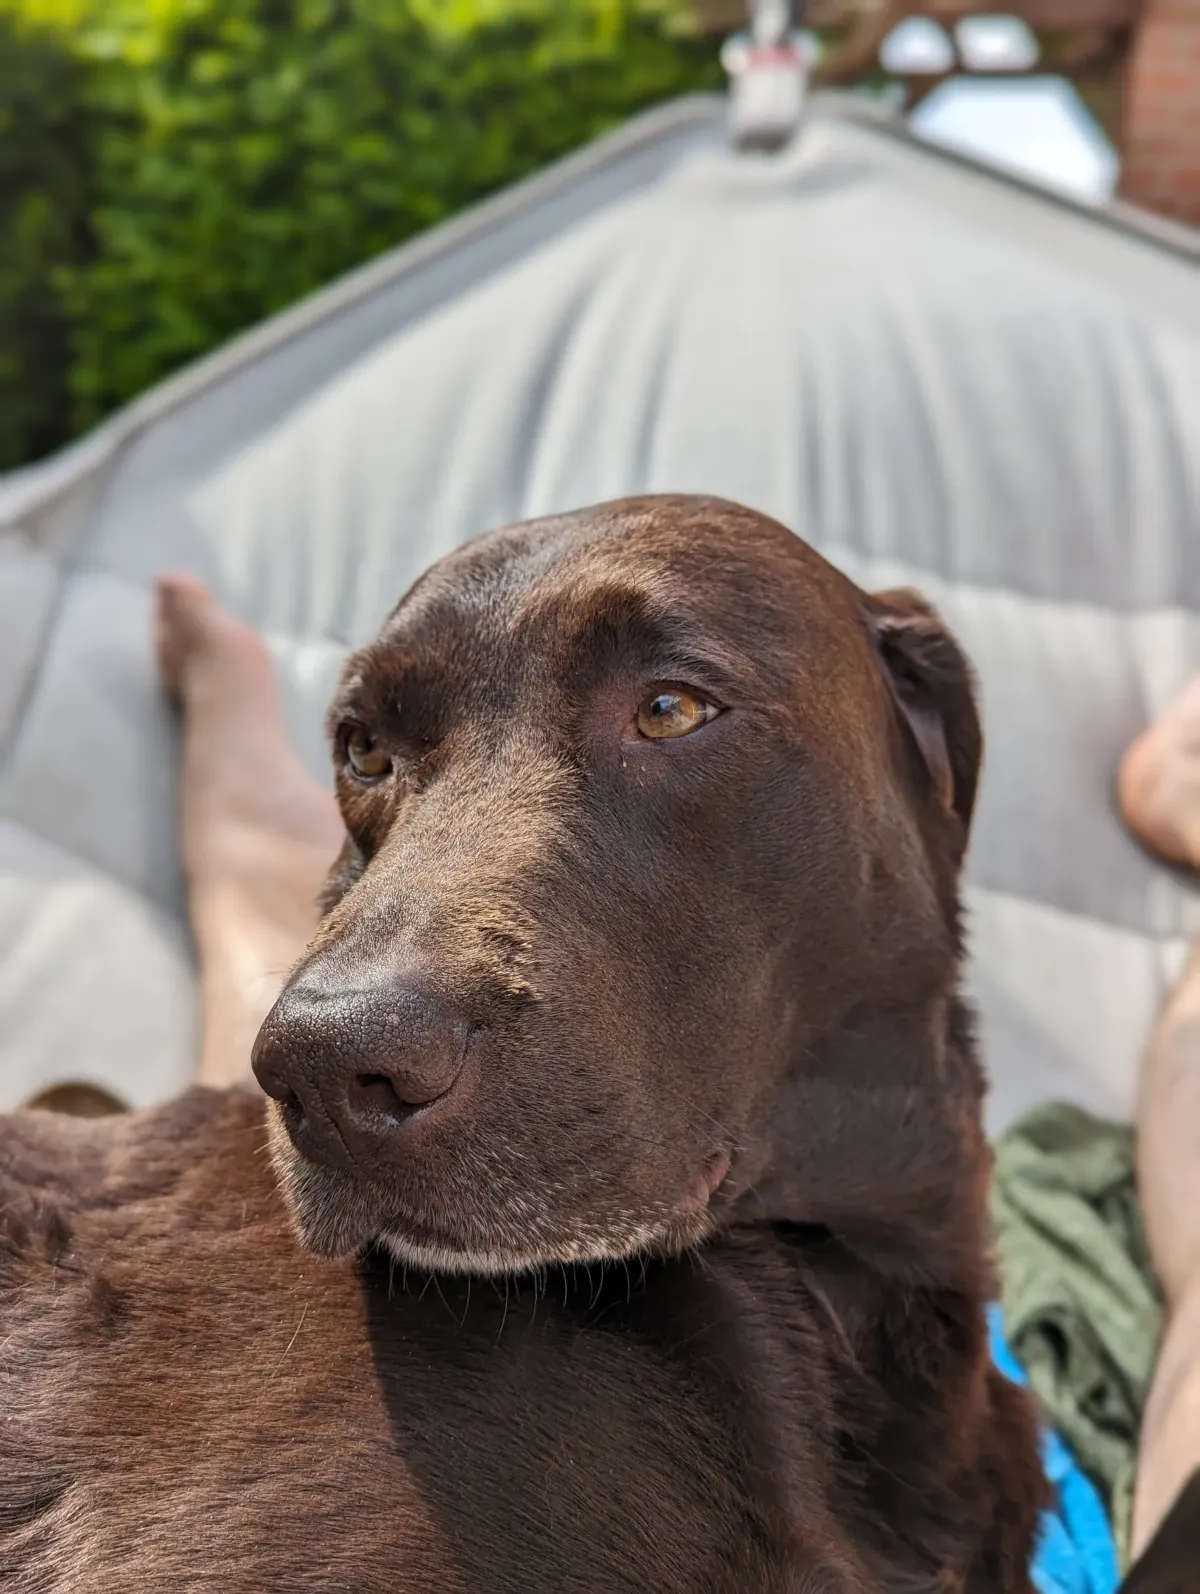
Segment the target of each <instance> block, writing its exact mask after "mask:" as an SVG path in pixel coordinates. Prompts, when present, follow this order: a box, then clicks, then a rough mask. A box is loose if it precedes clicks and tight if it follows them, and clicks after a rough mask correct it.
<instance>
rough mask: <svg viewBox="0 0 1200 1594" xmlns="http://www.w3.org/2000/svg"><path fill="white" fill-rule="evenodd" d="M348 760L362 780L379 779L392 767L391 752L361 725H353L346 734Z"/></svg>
mask: <svg viewBox="0 0 1200 1594" xmlns="http://www.w3.org/2000/svg"><path fill="white" fill-rule="evenodd" d="M346 762H347V763H348V764H349V765H350V768H351V769H352V770H353V771H354V773H355V774H356V775H357V776H358V778H359V779H360V780H378V779H379V778H380V777H381V776H383V775H386V774H387V773H388V772H389V771H390V769H391V767H392V758H391V754H390V753H386V752H384V750H383V748H382V747H380V745H379V743H378V742H377V741H376V740H375V738H374V737H373V736H372V735H371V733H370V731H364V730H363V728H362V726H361V725H352V726H351V727H350V730H349V731H348V732H347V734H346Z"/></svg>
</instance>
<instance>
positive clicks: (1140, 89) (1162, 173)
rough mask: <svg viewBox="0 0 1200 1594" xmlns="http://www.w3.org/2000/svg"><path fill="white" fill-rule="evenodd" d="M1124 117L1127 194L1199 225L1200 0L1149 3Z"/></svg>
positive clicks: (1136, 48)
mask: <svg viewBox="0 0 1200 1594" xmlns="http://www.w3.org/2000/svg"><path fill="white" fill-rule="evenodd" d="M1122 121H1123V124H1124V125H1123V136H1122V140H1121V142H1122V153H1123V155H1124V170H1123V174H1122V178H1121V193H1122V195H1123V196H1124V198H1126V199H1129V200H1132V201H1133V203H1134V204H1137V205H1144V206H1145V207H1146V208H1147V209H1148V210H1156V211H1158V212H1159V213H1160V214H1162V215H1165V216H1174V217H1175V218H1176V219H1178V220H1179V221H1186V222H1190V223H1191V224H1192V226H1194V227H1200V0H1146V4H1145V9H1144V11H1143V13H1142V19H1141V22H1140V23H1139V25H1138V28H1137V32H1136V34H1135V36H1134V41H1133V50H1132V53H1131V55H1130V58H1129V63H1128V66H1127V68H1126V79H1125V103H1124V109H1123V116H1122Z"/></svg>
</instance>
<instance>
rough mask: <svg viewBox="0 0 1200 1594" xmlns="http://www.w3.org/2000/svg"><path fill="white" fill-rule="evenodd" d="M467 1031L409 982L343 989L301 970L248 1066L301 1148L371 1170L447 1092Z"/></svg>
mask: <svg viewBox="0 0 1200 1594" xmlns="http://www.w3.org/2000/svg"><path fill="white" fill-rule="evenodd" d="M471 1034H472V1029H471V1025H470V1024H469V1022H468V1021H467V1020H466V1019H465V1018H464V1017H463V1016H462V1015H461V1014H459V1013H457V1012H456V1011H455V1009H454V1008H453V1007H452V1006H451V1005H450V1004H449V1003H448V1002H446V1001H445V1000H443V999H442V998H440V997H438V996H435V995H433V994H432V993H431V992H430V991H429V990H427V989H425V988H423V987H421V986H420V985H417V984H415V983H410V982H404V981H401V980H395V979H390V980H382V981H380V983H379V984H378V985H375V986H370V987H366V988H356V989H349V990H347V989H337V988H329V987H328V986H327V985H325V984H324V983H323V982H322V981H321V980H320V979H317V978H305V977H301V979H300V980H299V981H297V983H296V984H294V985H292V986H290V987H289V988H288V989H287V990H285V991H284V993H283V995H282V996H281V997H280V998H279V1000H278V1001H277V1002H276V1004H275V1006H274V1007H273V1008H272V1010H271V1012H270V1013H269V1014H268V1016H267V1019H266V1022H265V1023H264V1024H263V1027H262V1029H261V1030H260V1032H259V1036H258V1040H257V1041H256V1043H255V1047H254V1059H253V1061H254V1072H255V1075H256V1077H257V1079H258V1082H259V1084H260V1085H261V1086H262V1087H263V1089H264V1090H265V1091H266V1092H267V1094H268V1095H269V1096H273V1097H274V1098H275V1099H276V1100H277V1101H278V1102H280V1104H281V1105H282V1107H283V1113H284V1118H285V1121H286V1123H287V1127H288V1130H289V1132H290V1133H291V1135H292V1138H293V1139H294V1140H295V1141H296V1143H297V1145H298V1146H299V1147H300V1149H301V1150H302V1151H304V1152H305V1153H306V1154H307V1155H309V1156H312V1157H313V1158H314V1159H315V1160H317V1161H319V1162H330V1163H335V1164H341V1165H347V1164H351V1165H356V1166H361V1167H362V1168H363V1169H364V1171H368V1172H370V1171H373V1170H374V1169H375V1168H376V1166H377V1165H378V1164H379V1163H380V1161H381V1160H386V1158H387V1157H388V1156H389V1155H392V1154H394V1152H395V1151H396V1149H397V1147H398V1137H400V1136H401V1135H402V1134H403V1132H404V1131H405V1130H406V1128H408V1127H409V1126H410V1125H411V1124H412V1123H413V1121H414V1120H416V1119H418V1118H420V1117H423V1116H425V1115H426V1114H428V1113H429V1112H431V1111H433V1110H435V1109H436V1108H438V1107H439V1106H440V1104H442V1103H443V1102H445V1101H447V1100H448V1099H449V1098H450V1097H451V1096H452V1095H453V1094H454V1091H455V1087H456V1085H457V1084H458V1081H459V1077H460V1075H461V1073H462V1069H463V1065H464V1063H465V1061H466V1056H467V1051H468V1047H469V1043H470V1039H471Z"/></svg>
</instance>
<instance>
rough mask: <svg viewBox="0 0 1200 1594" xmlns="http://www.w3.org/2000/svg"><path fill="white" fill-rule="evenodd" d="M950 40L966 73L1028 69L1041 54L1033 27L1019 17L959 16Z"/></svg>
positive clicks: (1022, 70)
mask: <svg viewBox="0 0 1200 1594" xmlns="http://www.w3.org/2000/svg"><path fill="white" fill-rule="evenodd" d="M954 39H955V43H956V44H957V45H958V53H959V55H960V56H961V58H962V64H963V65H964V66H965V67H966V69H967V71H968V72H1028V71H1029V70H1030V69H1031V68H1032V67H1035V66H1036V65H1037V63H1038V57H1039V55H1040V54H1041V51H1040V50H1039V48H1038V42H1037V39H1036V38H1035V37H1034V34H1033V30H1032V29H1031V28H1030V26H1029V24H1028V23H1027V22H1025V21H1024V20H1023V19H1022V18H1021V17H1009V16H975V17H963V18H962V20H961V21H960V22H959V23H958V25H957V27H956V28H955V29H954Z"/></svg>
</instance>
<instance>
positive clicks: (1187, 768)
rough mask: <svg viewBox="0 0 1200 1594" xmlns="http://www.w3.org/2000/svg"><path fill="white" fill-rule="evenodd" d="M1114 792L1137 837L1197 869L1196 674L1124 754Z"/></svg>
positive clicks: (1199, 743)
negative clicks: (1160, 716)
mask: <svg viewBox="0 0 1200 1594" xmlns="http://www.w3.org/2000/svg"><path fill="white" fill-rule="evenodd" d="M1117 792H1118V797H1119V799H1120V804H1121V811H1122V813H1123V814H1124V817H1125V822H1126V823H1127V824H1128V826H1129V828H1130V829H1131V830H1132V831H1133V833H1134V834H1135V835H1136V836H1137V837H1138V839H1139V840H1140V841H1142V842H1143V843H1144V844H1145V845H1146V846H1147V847H1149V848H1150V849H1151V850H1152V851H1154V852H1157V853H1158V854H1159V855H1160V856H1161V857H1163V858H1167V859H1169V860H1170V861H1171V862H1172V863H1181V864H1187V865H1189V866H1190V867H1192V868H1193V869H1200V675H1198V676H1195V677H1194V678H1193V679H1192V681H1191V682H1190V683H1189V685H1188V686H1187V687H1186V688H1185V690H1184V692H1183V694H1182V695H1181V696H1180V697H1179V698H1177V699H1176V701H1175V702H1174V703H1173V704H1172V706H1171V707H1170V708H1169V709H1168V710H1167V712H1166V713H1165V714H1164V715H1163V717H1162V719H1160V720H1159V721H1158V723H1157V724H1156V725H1152V726H1151V727H1150V729H1149V730H1148V731H1146V732H1144V733H1143V734H1142V735H1141V736H1139V737H1138V739H1137V741H1136V742H1134V744H1133V746H1132V747H1131V748H1130V749H1129V751H1128V752H1127V753H1126V754H1125V757H1124V758H1123V759H1122V761H1121V770H1120V774H1119V776H1118V780H1117Z"/></svg>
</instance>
